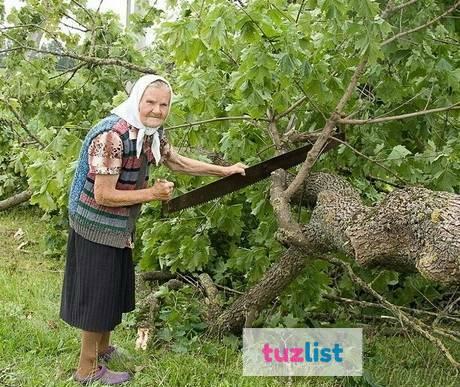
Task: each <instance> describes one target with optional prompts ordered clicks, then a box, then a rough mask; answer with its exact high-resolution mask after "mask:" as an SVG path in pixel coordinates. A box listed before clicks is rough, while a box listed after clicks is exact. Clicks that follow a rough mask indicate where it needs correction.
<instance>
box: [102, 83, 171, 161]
mask: <svg viewBox="0 0 460 387" xmlns="http://www.w3.org/2000/svg"><path fill="white" fill-rule="evenodd" d="M155 81H163V82H164V83H166V84H167V85H168V87H169V91H170V93H171V99H170V101H169V108H168V113H167V114H166V117H165V119H166V118H167V117H168V114H169V111H170V110H171V102H172V95H173V93H172V88H171V85H170V84H169V82H168V81H167V80H166V79H164V78H163V77H160V76H158V75H144V76H143V77H141V78H139V79H138V80H137V82H136V83H135V84H134V86H133V88H132V90H131V93H130V94H129V97H128V99H127V100H126V101H125V102H123V103H122V104H120V105H118V106H117V107H116V108H114V109H113V110H112V111H111V113H114V114H116V115H117V116H118V117H121V118H123V119H124V120H125V121H126V122H127V123H128V124H130V125H131V126H134V127H135V128H137V129H139V132H138V133H137V142H136V149H137V157H138V158H139V156H140V154H141V151H142V146H143V143H144V136H145V135H147V136H151V135H153V140H152V153H153V156H154V157H155V163H156V165H158V163H159V162H160V159H161V154H160V138H159V135H158V128H149V127H147V126H144V124H143V123H142V122H141V119H140V116H139V103H140V101H141V98H142V96H143V95H144V92H145V89H146V88H147V86H148V85H150V84H151V83H152V82H155Z"/></svg>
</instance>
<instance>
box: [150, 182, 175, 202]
mask: <svg viewBox="0 0 460 387" xmlns="http://www.w3.org/2000/svg"><path fill="white" fill-rule="evenodd" d="M149 189H150V191H151V193H152V200H162V201H168V200H171V198H172V192H173V190H174V183H172V182H170V181H167V180H164V179H157V180H156V181H155V184H154V185H153V186H152V187H150V188H149Z"/></svg>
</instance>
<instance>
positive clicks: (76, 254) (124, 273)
mask: <svg viewBox="0 0 460 387" xmlns="http://www.w3.org/2000/svg"><path fill="white" fill-rule="evenodd" d="M134 307H135V300H134V265H133V260H132V250H131V249H130V248H124V249H119V248H116V247H111V246H106V245H101V244H99V243H94V242H91V241H89V240H87V239H85V238H83V237H82V236H80V235H78V234H77V233H76V232H75V231H74V230H72V229H70V232H69V239H68V243H67V261H66V266H65V273H64V284H63V287H62V297H61V312H60V317H61V318H62V319H63V320H64V321H66V322H67V323H68V324H70V325H72V326H74V327H77V328H80V329H83V330H85V331H91V332H106V331H111V330H113V329H114V328H115V326H116V325H118V324H120V322H121V318H122V313H126V312H130V311H132V310H134Z"/></svg>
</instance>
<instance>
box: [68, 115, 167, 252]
mask: <svg viewBox="0 0 460 387" xmlns="http://www.w3.org/2000/svg"><path fill="white" fill-rule="evenodd" d="M114 117H115V119H114ZM101 123H104V125H101ZM101 123H99V124H98V125H99V130H94V129H95V128H93V129H92V130H91V131H90V133H88V136H87V137H86V139H85V142H84V144H83V148H82V151H81V153H80V159H79V164H78V167H77V171H76V173H75V178H74V181H73V184H72V190H71V195H70V199H69V221H70V226H71V227H72V228H73V229H74V230H75V232H76V233H78V234H79V235H81V236H82V237H83V238H85V239H88V240H90V241H92V242H96V243H100V244H103V245H108V246H113V247H117V248H124V247H126V246H127V245H128V243H129V241H131V240H132V238H133V234H134V229H135V222H136V219H137V217H138V215H139V211H140V208H141V205H140V204H136V205H132V206H126V207H107V206H103V205H100V204H97V203H96V200H95V198H94V179H95V175H94V174H92V173H90V172H89V167H88V147H89V144H90V143H91V141H92V140H93V139H94V138H95V137H96V136H98V135H99V134H101V133H103V132H105V131H109V130H112V131H114V132H116V133H118V134H119V136H120V138H121V141H122V143H123V155H122V167H121V171H120V176H119V178H118V181H117V184H116V189H118V190H134V189H140V188H145V186H146V181H147V180H148V177H149V173H148V166H149V165H150V164H151V163H152V161H153V155H152V154H151V152H149V153H148V154H147V155H146V154H145V153H144V152H142V153H141V155H140V157H139V158H137V156H136V140H135V139H134V140H130V139H129V125H128V123H127V122H126V121H124V120H123V119H121V118H119V117H117V116H110V117H108V118H106V119H104V120H103V121H101ZM159 135H160V138H162V135H163V130H162V129H159ZM82 172H83V173H82ZM84 172H86V173H84ZM78 192H79V194H77V193H78Z"/></svg>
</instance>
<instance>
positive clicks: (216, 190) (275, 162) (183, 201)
mask: <svg viewBox="0 0 460 387" xmlns="http://www.w3.org/2000/svg"><path fill="white" fill-rule="evenodd" d="M337 145H339V142H338V141H336V140H334V139H330V140H329V142H328V143H327V144H326V146H325V147H324V149H323V152H325V151H327V150H329V149H331V148H335V147H336V146H337ZM312 146H313V144H307V145H304V146H302V147H300V148H297V149H294V150H292V151H289V152H286V153H283V154H281V155H278V156H275V157H273V158H271V159H268V160H265V161H262V162H261V163H259V164H256V165H253V166H252V167H248V168H246V169H245V173H246V175H245V176H243V175H240V174H234V175H230V176H226V177H224V178H222V179H219V180H216V181H214V182H212V183H210V184H207V185H205V186H203V187H200V188H197V189H194V190H193V191H190V192H187V193H185V194H183V195H180V196H177V197H175V198H173V199H171V200H170V201H168V202H163V207H162V213H163V214H167V213H172V212H176V211H180V210H183V209H185V208H189V207H193V206H196V205H198V204H202V203H206V202H209V201H210V200H214V199H217V198H219V197H221V196H224V195H227V194H229V193H231V192H235V191H238V190H240V189H242V188H245V187H247V186H249V185H251V184H254V183H257V182H258V181H260V180H263V179H266V178H267V177H269V176H270V174H271V173H272V172H273V171H276V170H277V169H280V168H282V169H288V168H291V167H294V166H296V165H298V164H300V163H302V162H303V161H305V158H306V157H307V153H308V151H309V150H310V149H311V148H312Z"/></svg>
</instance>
